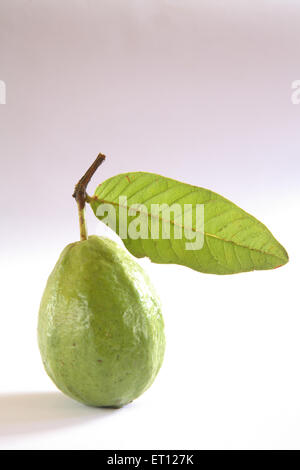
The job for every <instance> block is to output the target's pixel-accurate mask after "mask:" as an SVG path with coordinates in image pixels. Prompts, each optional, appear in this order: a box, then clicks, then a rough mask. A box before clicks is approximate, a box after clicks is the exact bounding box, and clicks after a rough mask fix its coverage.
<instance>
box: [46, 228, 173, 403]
mask: <svg viewBox="0 0 300 470" xmlns="http://www.w3.org/2000/svg"><path fill="white" fill-rule="evenodd" d="M38 342H39V348H40V352H41V356H42V360H43V363H44V367H45V369H46V372H47V373H48V375H49V376H50V377H51V379H52V380H53V381H54V383H55V384H56V386H57V387H58V388H59V389H60V390H61V391H62V392H63V393H65V394H66V395H69V396H70V397H72V398H74V399H75V400H78V401H80V402H82V403H85V404H87V405H93V406H112V407H120V406H122V405H125V404H126V403H128V402H130V401H132V400H134V399H135V398H137V397H138V396H140V395H141V394H142V393H143V392H144V391H145V390H146V389H147V388H149V387H150V385H151V384H152V382H153V381H154V379H155V377H156V375H157V373H158V371H159V369H160V367H161V364H162V361H163V356H164V350H165V336H164V324H163V318H162V314H161V307H160V302H159V299H158V297H157V294H156V293H155V291H154V289H153V287H152V285H151V282H150V280H149V278H148V277H147V275H146V274H145V272H144V271H143V269H142V268H141V267H140V265H139V264H138V263H137V262H136V261H135V260H134V259H133V258H132V256H131V255H129V253H128V252H127V251H126V250H125V249H123V248H122V247H120V246H119V245H118V244H117V243H115V242H114V241H112V240H109V239H106V238H102V237H98V236H95V235H93V236H91V237H89V238H88V239H87V240H84V241H79V242H75V243H72V244H70V245H68V246H67V247H66V248H65V249H64V250H63V252H62V254H61V255H60V258H59V260H58V262H57V264H56V265H55V267H54V269H53V271H52V273H51V275H50V277H49V279H48V282H47V285H46V288H45V291H44V294H43V297H42V301H41V305H40V311H39V320H38Z"/></svg>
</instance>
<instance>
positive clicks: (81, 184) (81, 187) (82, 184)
mask: <svg viewBox="0 0 300 470" xmlns="http://www.w3.org/2000/svg"><path fill="white" fill-rule="evenodd" d="M104 160H105V155H103V154H102V153H99V155H98V157H97V158H96V160H95V161H94V163H92V165H91V166H90V167H89V169H88V170H87V171H86V172H85V174H84V175H83V176H82V178H80V180H79V181H78V183H77V184H76V186H75V189H74V193H73V194H72V196H73V197H74V198H75V200H76V202H77V206H78V216H79V229H80V240H87V227H86V221H85V203H86V201H87V198H88V196H87V193H86V188H87V185H88V184H89V182H90V180H91V178H92V176H93V174H94V173H95V171H96V170H97V168H98V167H99V166H100V165H101V163H102V162H103V161H104Z"/></svg>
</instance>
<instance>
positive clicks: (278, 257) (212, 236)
mask: <svg viewBox="0 0 300 470" xmlns="http://www.w3.org/2000/svg"><path fill="white" fill-rule="evenodd" d="M90 200H92V201H96V202H99V203H103V204H112V205H114V206H117V207H122V208H123V209H126V210H127V213H128V206H124V205H122V204H119V203H117V202H114V201H108V200H107V199H100V198H99V197H98V196H93V197H90ZM136 212H139V213H140V214H144V215H146V214H145V213H143V212H142V211H139V210H138V209H136ZM147 217H148V218H150V217H151V216H150V215H149V212H148V211H147ZM158 219H159V220H161V221H162V222H166V221H167V220H166V219H164V218H162V217H160V216H158ZM168 222H170V223H171V224H172V225H177V226H179V227H181V228H185V226H184V225H182V224H176V223H174V221H172V220H168ZM262 225H263V224H262ZM188 229H190V228H189V227H188ZM191 230H192V231H193V232H199V230H196V229H194V228H193V227H192V228H191ZM199 233H200V232H199ZM201 233H202V231H201ZM203 233H204V235H205V236H207V237H211V238H214V239H217V240H220V241H222V242H224V243H231V244H232V245H233V246H236V247H240V248H246V249H248V250H250V251H253V252H257V253H260V254H263V255H267V256H273V257H274V258H277V259H279V260H280V261H283V262H285V259H284V258H281V257H280V256H278V255H275V254H273V253H269V252H267V251H263V250H260V249H258V248H251V247H249V246H246V245H242V244H240V243H237V242H234V241H233V240H227V239H226V238H222V237H219V236H218V235H214V234H212V233H209V232H206V231H205V230H204V231H203Z"/></svg>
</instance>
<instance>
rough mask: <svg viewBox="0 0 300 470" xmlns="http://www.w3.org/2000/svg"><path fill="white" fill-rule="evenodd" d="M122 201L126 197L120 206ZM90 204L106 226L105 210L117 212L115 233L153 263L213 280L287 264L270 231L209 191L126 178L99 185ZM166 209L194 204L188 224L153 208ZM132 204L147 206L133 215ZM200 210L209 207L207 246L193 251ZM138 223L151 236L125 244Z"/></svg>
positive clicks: (147, 176) (139, 175)
mask: <svg viewBox="0 0 300 470" xmlns="http://www.w3.org/2000/svg"><path fill="white" fill-rule="evenodd" d="M120 196H122V197H123V200H122V198H121V203H120V199H119V197H120ZM125 197H126V198H127V200H126V203H124V198H125ZM89 202H90V204H91V207H92V209H93V211H94V213H95V214H96V215H97V214H98V215H97V217H98V218H99V219H100V220H103V221H106V220H107V215H108V212H104V213H103V210H104V209H106V207H107V206H106V205H107V204H109V205H111V206H112V207H113V208H114V209H115V212H116V226H115V227H112V228H114V230H115V231H116V232H117V233H118V234H119V235H120V236H121V237H122V238H123V241H124V244H125V246H126V248H127V249H128V250H129V251H130V252H131V253H132V254H133V255H134V256H136V257H137V258H141V257H144V256H147V257H149V258H150V259H151V261H153V262H154V263H174V264H180V265H183V266H187V267H189V268H192V269H195V270H196V271H201V272H204V273H214V274H233V273H239V272H244V271H253V270H261V269H273V268H277V267H279V266H282V265H283V264H285V263H287V262H288V255H287V252H286V251H285V249H284V248H283V247H282V246H281V245H280V244H279V243H278V242H277V240H276V239H275V238H274V237H273V235H272V234H271V232H270V231H269V230H268V229H267V228H266V227H265V225H263V224H262V223H261V222H259V221H258V220H257V219H255V218H254V217H253V216H251V215H250V214H248V213H247V212H245V211H243V210H242V209H240V208H239V207H238V206H236V205H235V204H233V203H232V202H230V201H229V200H227V199H225V198H223V197H222V196H220V195H218V194H216V193H214V192H212V191H209V190H208V189H204V188H198V187H196V186H191V185H189V184H185V183H181V182H178V181H175V180H173V179H170V178H165V177H163V176H159V175H156V174H153V173H143V172H136V173H126V174H120V175H117V176H114V177H112V178H110V179H108V180H106V181H104V183H102V184H100V185H99V186H98V187H97V189H96V191H95V195H94V196H93V197H92V198H90V200H89ZM164 203H165V204H168V205H172V204H177V205H179V207H181V208H182V211H183V209H184V204H191V206H186V207H189V208H190V209H189V210H190V217H191V218H190V220H189V222H188V223H186V220H187V219H188V217H187V218H186V219H185V218H184V217H181V219H180V217H178V215H177V213H176V215H175V214H173V212H172V211H171V212H170V213H169V212H168V209H167V208H165V209H163V210H162V211H160V212H159V213H158V214H156V215H154V216H153V215H152V214H151V207H153V206H151V205H152V204H164ZM103 204H104V206H103ZM133 204H137V205H140V204H143V206H139V208H138V210H137V211H136V212H135V213H134V214H132V212H130V209H129V208H130V207H131V206H132V205H133ZM197 204H198V205H201V204H203V206H202V207H204V231H203V229H202V238H203V246H202V248H200V249H196V250H195V249H194V250H191V249H190V250H188V249H187V243H191V241H192V240H191V236H194V237H196V236H197V237H198V236H199V238H201V230H199V229H198V227H197V218H196V215H197V214H196V205H197ZM176 207H177V208H178V206H176ZM97 211H98V212H97ZM99 211H100V214H99ZM187 213H188V211H187ZM138 220H139V222H145V223H146V222H147V224H148V227H146V232H147V233H145V230H144V231H143V232H142V231H141V235H142V237H144V238H137V239H132V238H130V237H127V238H124V233H123V234H122V233H121V232H122V230H123V231H124V222H125V223H126V224H127V226H128V227H129V226H130V224H131V223H133V224H135V228H138V223H137V221H138ZM168 223H169V224H170V227H171V229H170V237H169V239H164V237H165V236H166V235H165V234H164V227H165V226H167V225H168ZM155 227H156V229H155ZM151 229H155V230H157V229H158V233H157V232H156V236H158V239H153V237H152V238H151ZM178 229H179V230H181V232H182V238H181V239H179V238H176V236H177V237H178ZM120 230H121V232H120ZM176 231H177V232H176ZM176 233H177V235H176Z"/></svg>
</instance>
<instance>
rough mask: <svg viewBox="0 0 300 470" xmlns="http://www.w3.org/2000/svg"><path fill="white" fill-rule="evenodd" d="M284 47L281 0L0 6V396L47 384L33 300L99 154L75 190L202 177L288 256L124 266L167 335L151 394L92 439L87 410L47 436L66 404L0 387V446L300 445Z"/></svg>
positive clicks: (284, 0) (82, 0)
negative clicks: (125, 176)
mask: <svg viewBox="0 0 300 470" xmlns="http://www.w3.org/2000/svg"><path fill="white" fill-rule="evenodd" d="M299 42H300V4H299V2H298V1H296V0H294V1H292V0H281V1H280V0H273V1H271V0H252V1H251V2H250V1H245V0H235V1H234V0H219V1H217V0H202V1H201V2H200V1H196V0H165V1H164V0H127V1H124V0H123V1H122V0H101V1H96V0H44V1H42V2H41V1H38V0H27V1H25V0H1V2H0V80H3V81H5V83H6V88H7V98H6V99H7V103H6V104H5V105H2V104H0V158H1V180H0V195H1V231H0V237H1V244H0V252H1V268H0V269H1V271H0V278H1V279H0V280H1V291H2V293H1V303H2V308H1V310H2V314H1V325H0V357H1V359H0V362H1V376H2V378H1V390H2V392H6V393H11V392H18V393H23V392H29V393H32V392H34V393H36V392H39V391H46V392H48V391H49V390H50V391H53V393H55V388H54V386H52V384H51V383H50V381H49V380H48V378H47V377H46V375H45V374H44V372H43V370H42V366H41V361H40V358H39V354H38V350H37V345H36V331H35V328H36V319H37V310H38V305H39V300H40V297H41V293H42V290H43V287H44V284H45V281H46V278H47V276H48V274H49V272H50V270H51V269H52V266H53V264H54V263H55V261H56V259H57V258H58V255H59V253H60V251H61V250H62V248H63V247H64V246H65V245H66V244H67V243H69V242H72V241H74V240H76V239H78V228H77V225H78V224H77V220H76V206H75V203H74V200H73V199H72V197H71V194H72V191H73V186H74V184H75V183H76V181H77V180H78V179H79V177H80V176H81V175H82V173H83V172H84V171H85V170H86V168H87V167H88V166H89V164H90V163H91V162H92V161H93V159H94V158H95V157H96V155H97V154H98V153H99V152H102V153H105V154H106V155H107V161H106V162H105V163H104V164H103V166H102V167H101V168H100V169H99V170H98V173H97V174H96V176H95V177H94V178H93V181H92V183H91V185H90V192H93V190H94V188H95V187H96V185H97V184H98V183H100V182H101V181H102V180H104V179H106V178H108V177H110V176H113V175H115V174H117V173H121V172H125V171H136V170H143V171H150V172H155V173H159V174H163V175H166V176H169V177H173V178H175V179H180V180H182V181H185V182H187V183H192V184H195V185H198V186H203V187H207V188H209V189H212V190H214V191H216V192H218V193H221V194H222V195H224V196H225V197H227V198H229V199H231V200H233V201H234V202H235V203H237V204H238V205H240V206H241V207H242V208H243V209H245V210H247V211H248V212H250V213H252V214H253V215H255V216H256V217H257V218H259V219H260V220H261V221H262V222H264V223H265V224H266V225H268V227H269V228H270V229H271V231H272V232H273V233H274V235H275V236H276V237H277V238H278V239H279V241H280V242H281V243H282V244H283V245H284V246H285V247H286V249H287V251H288V252H289V254H290V258H291V261H290V263H289V264H288V265H287V266H286V267H284V268H282V269H279V270H275V271H274V272H264V273H249V274H242V275H240V276H232V277H226V278H224V277H221V278H220V277H217V276H216V277H215V276H207V275H201V274H199V273H194V272H192V271H190V270H187V269H185V268H180V267H175V266H151V265H149V263H147V261H145V262H142V264H144V265H145V266H146V268H147V269H149V271H151V274H152V277H153V281H154V283H155V284H156V286H157V288H158V290H159V291H160V293H161V296H162V299H163V302H164V308H165V318H166V326H167V337H168V350H167V355H166V361H165V364H164V366H163V369H162V371H161V373H160V376H159V378H158V380H157V382H156V384H155V385H154V386H153V388H152V389H151V390H150V391H149V392H147V394H146V395H145V397H142V398H141V399H140V400H139V401H137V404H136V405H134V406H131V407H129V408H127V409H126V410H123V411H121V412H120V413H119V414H116V413H115V414H114V415H113V416H109V415H105V421H104V422H105V433H102V432H101V427H102V424H101V422H100V423H99V422H98V421H97V420H98V418H99V415H97V413H96V412H94V411H91V410H89V411H88V412H87V413H92V414H93V413H94V415H93V421H92V422H93V423H94V424H93V425H92V424H89V425H87V424H86V423H81V426H77V427H74V426H73V425H72V426H69V427H68V431H66V430H65V429H63V430H62V429H61V427H62V424H61V422H62V420H63V423H65V422H66V423H67V424H68V425H70V416H71V415H72V412H71V411H70V407H71V406H72V405H70V404H69V402H68V401H66V403H68V405H66V406H67V410H66V411H64V406H65V405H64V403H65V402H60V401H59V400H60V397H59V396H58V398H57V400H58V402H56V401H55V400H56V398H55V399H53V398H51V397H50V399H49V402H48V401H47V399H45V397H44V396H42V395H41V396H40V397H39V395H37V398H35V397H36V396H35V395H34V396H33V395H30V396H29V398H28V397H27V398H26V396H25V395H24V396H23V395H19V396H16V397H15V401H11V399H10V398H9V399H6V398H5V396H2V395H1V397H0V414H1V412H3V413H4V411H5V410H6V411H5V413H6V414H5V417H6V418H5V419H4V424H3V426H4V427H3V429H2V432H0V438H1V436H2V438H3V436H4V444H3V447H18V446H19V447H20V446H21V447H24V448H46V447H47V446H48V447H52V448H64V447H67V448H76V447H78V446H79V447H80V446H81V447H83V448H112V449H113V448H118V447H119V448H136V447H138V448H168V447H169V448H193V447H194V448H218V447H219V448H220V447H221V448H243V447H246V448H247V447H248V448H250V447H256V448H258V447H260V448H263V447H264V446H267V447H272V448H280V447H286V448H288V447H293V446H294V447H298V448H300V432H299V426H298V423H299V420H300V405H299V403H300V402H299V396H300V379H299V359H300V344H299V333H300V318H299V314H300V310H299V300H298V295H297V292H298V291H299V287H298V281H297V279H299V268H300V257H299V203H300V191H299V179H300V178H299V176H300V141H299V135H300V105H293V104H292V102H291V94H292V90H291V84H292V82H293V81H294V80H300V62H299ZM88 222H89V229H90V232H91V233H93V232H98V233H100V232H101V230H102V229H100V226H99V225H98V224H97V221H96V219H94V217H93V215H92V214H91V213H89V214H88ZM55 396H56V395H55ZM13 400H14V399H13ZM34 403H37V404H38V405H37V407H34ZM46 403H49V406H50V407H52V408H53V413H54V418H53V420H52V421H51V425H50V424H49V415H50V414H51V413H50V412H49V413H48V414H46V415H45V413H44V411H43V410H44V406H45V404H46ZM16 405H17V406H16ZM178 405H179V406H178ZM28 406H29V407H31V408H30V409H32V414H31V413H30V412H28ZM7 407H8V408H7ZM9 407H11V409H12V410H15V409H18V410H19V411H18V413H17V414H18V416H19V417H17V416H16V417H15V418H14V417H12V418H11V416H14V412H13V411H12V413H11V414H10V413H9V412H7V409H8V410H9V409H10V408H9ZM74 407H75V405H74ZM24 409H27V411H26V414H24V412H23V410H24ZM1 410H2V411H1ZM58 410H60V411H58ZM78 410H79V408H78V407H77V408H76V410H75V408H74V415H75V416H76V417H77V418H76V419H77V421H78V420H79V421H80V419H81V417H82V415H81V413H83V414H84V413H85V412H84V411H80V412H79V411H78ZM80 410H82V409H81V408H80ZM22 413H23V414H22ZM43 413H44V414H43ZM95 413H96V414H95ZM15 415H16V413H15ZM78 415H80V416H79V417H78ZM20 416H21V418H20ZM41 416H42V417H41ZM174 416H175V418H174ZM158 419H160V420H161V423H162V424H161V425H160V426H159V427H158V428H157V422H158ZM174 419H175V422H176V423H177V427H176V426H174ZM77 421H76V423H77ZM56 422H57V423H58V424H57V428H55V423H56ZM145 422H147V423H148V424H147V426H146V427H145V429H143V423H145ZM0 423H1V416H0ZM41 423H42V424H41ZM53 423H54V424H53ZM95 423H96V424H95ZM48 424H49V425H48ZM71 424H73V421H72V420H71ZM77 424H78V423H77ZM0 426H1V425H0ZM93 426H94V427H93ZM128 426H132V433H133V434H132V435H131V434H130V433H128V432H126V431H127V429H128ZM141 427H142V429H143V432H142V433H141V432H136V430H138V429H139V430H140V429H141ZM7 429H10V430H11V431H7ZM116 429H117V430H118V431H116ZM41 430H42V431H45V432H41ZM16 436H17V437H16ZM130 436H131V437H130Z"/></svg>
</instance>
